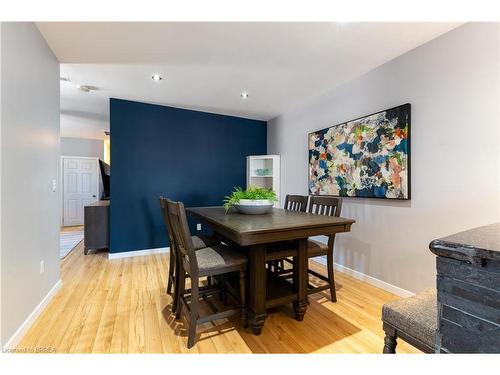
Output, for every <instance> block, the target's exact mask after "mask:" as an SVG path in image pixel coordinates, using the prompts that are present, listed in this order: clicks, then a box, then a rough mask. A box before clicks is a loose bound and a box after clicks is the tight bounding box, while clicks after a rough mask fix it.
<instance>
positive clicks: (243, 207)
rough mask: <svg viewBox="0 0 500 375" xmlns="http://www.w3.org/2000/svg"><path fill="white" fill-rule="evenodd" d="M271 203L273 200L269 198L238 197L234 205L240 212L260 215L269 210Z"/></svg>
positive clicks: (271, 206) (272, 203)
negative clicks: (238, 199)
mask: <svg viewBox="0 0 500 375" xmlns="http://www.w3.org/2000/svg"><path fill="white" fill-rule="evenodd" d="M273 205H274V202H273V201H271V200H269V199H240V201H239V202H238V203H237V204H235V205H234V207H235V208H236V210H237V211H238V212H239V213H242V214H246V215H262V214H266V213H268V212H269V211H271V209H272V208H273Z"/></svg>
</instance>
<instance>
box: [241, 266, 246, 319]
mask: <svg viewBox="0 0 500 375" xmlns="http://www.w3.org/2000/svg"><path fill="white" fill-rule="evenodd" d="M245 283H246V279H245V270H241V271H240V300H241V319H243V327H245V328H247V327H248V314H247V306H246V295H245V293H246V291H245Z"/></svg>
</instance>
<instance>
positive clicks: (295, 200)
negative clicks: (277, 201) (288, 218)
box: [283, 194, 309, 212]
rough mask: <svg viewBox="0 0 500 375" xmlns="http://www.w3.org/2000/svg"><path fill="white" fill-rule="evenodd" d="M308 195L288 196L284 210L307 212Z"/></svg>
mask: <svg viewBox="0 0 500 375" xmlns="http://www.w3.org/2000/svg"><path fill="white" fill-rule="evenodd" d="M308 198H309V197H308V196H307V195H290V194H287V195H286V198H285V205H284V206H283V208H284V209H285V210H289V211H301V212H306V210H307V201H308Z"/></svg>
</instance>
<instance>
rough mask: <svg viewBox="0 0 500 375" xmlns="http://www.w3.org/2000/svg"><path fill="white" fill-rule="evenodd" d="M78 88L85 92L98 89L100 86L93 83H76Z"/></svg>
mask: <svg viewBox="0 0 500 375" xmlns="http://www.w3.org/2000/svg"><path fill="white" fill-rule="evenodd" d="M76 88H77V89H78V90H80V91H83V92H90V91H97V90H99V87H97V86H92V85H76Z"/></svg>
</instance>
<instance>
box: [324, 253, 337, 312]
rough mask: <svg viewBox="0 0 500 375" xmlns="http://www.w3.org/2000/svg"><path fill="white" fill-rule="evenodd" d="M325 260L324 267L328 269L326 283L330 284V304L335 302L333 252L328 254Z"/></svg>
mask: <svg viewBox="0 0 500 375" xmlns="http://www.w3.org/2000/svg"><path fill="white" fill-rule="evenodd" d="M326 260H327V261H326V266H327V268H328V283H329V284H330V297H331V299H332V302H337V293H336V292H335V276H334V274H333V251H329V252H328V254H327V256H326Z"/></svg>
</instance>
